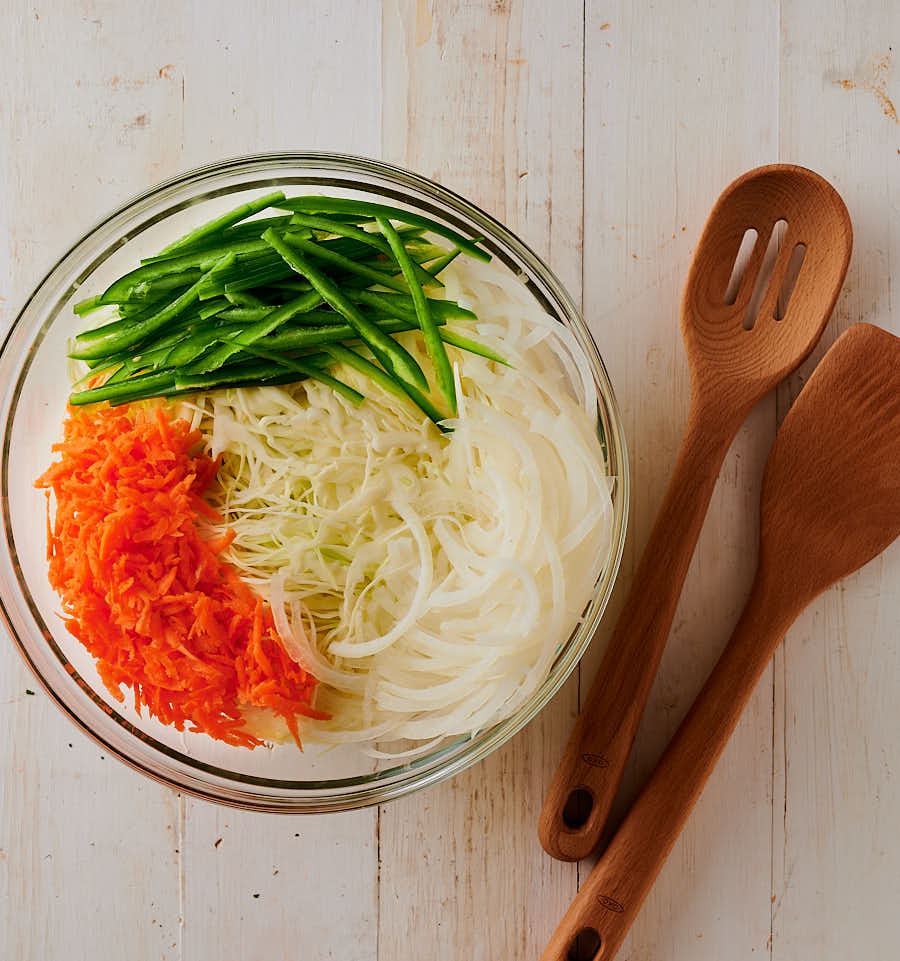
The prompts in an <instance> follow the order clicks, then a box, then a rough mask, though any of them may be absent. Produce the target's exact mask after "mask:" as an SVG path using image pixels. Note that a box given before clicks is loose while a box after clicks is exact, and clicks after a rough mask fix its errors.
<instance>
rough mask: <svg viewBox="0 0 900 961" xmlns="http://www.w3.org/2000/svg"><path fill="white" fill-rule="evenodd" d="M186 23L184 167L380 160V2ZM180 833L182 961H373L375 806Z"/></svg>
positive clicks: (229, 821) (231, 8) (227, 12)
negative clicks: (340, 155)
mask: <svg viewBox="0 0 900 961" xmlns="http://www.w3.org/2000/svg"><path fill="white" fill-rule="evenodd" d="M186 16H188V18H189V19H188V27H187V30H186V36H187V37H188V38H189V39H188V42H187V50H186V56H185V57H184V59H183V61H182V62H181V63H179V64H177V66H176V70H179V71H181V72H182V74H183V83H184V99H183V119H182V126H183V131H184V132H183V143H184V147H183V155H182V158H181V160H180V164H181V165H182V166H192V165H196V164H199V163H205V162H208V161H211V160H215V159H221V158H223V157H228V156H234V155H236V154H240V153H254V152H258V151H263V150H276V149H282V148H286V149H304V148H306V149H336V150H342V151H347V152H358V153H363V154H368V155H371V156H377V155H378V154H379V152H380V143H381V129H380V117H381V86H380V77H381V60H380V57H381V45H380V37H381V9H380V4H378V3H373V2H370V0H354V2H352V3H345V4H340V5H337V4H334V3H331V2H329V0H316V2H313V3H302V4H298V3H291V2H286V0H277V2H268V3H260V4H254V8H253V17H252V21H251V20H248V12H247V7H246V6H245V5H241V4H235V5H228V4H225V5H222V4H216V3H201V4H195V5H194V6H193V8H192V11H191V12H190V13H186ZM250 23H252V29H248V24H250ZM225 825H228V827H227V828H226V826H225ZM184 832H185V834H184V838H183V842H182V843H183V849H182V850H183V853H184V874H183V877H184V880H183V884H184V894H183V897H184V916H185V933H184V958H185V961H203V959H206V958H211V957H222V958H225V957H231V956H234V957H241V958H243V959H247V961H255V959H260V961H262V959H266V961H268V959H272V958H287V957H294V956H296V955H297V954H298V953H301V954H302V955H303V957H304V959H308V961H325V959H328V958H338V957H343V956H344V955H345V952H346V951H347V950H348V949H349V948H348V946H352V951H351V956H352V957H353V959H354V961H357V959H358V961H370V959H374V958H375V950H376V948H375V944H376V937H375V932H376V923H377V898H378V886H377V878H378V864H377V811H376V810H375V809H374V808H371V809H368V810H365V811H360V812H357V813H354V814H341V815H334V816H327V817H322V816H308V817H304V818H282V817H276V816H274V815H267V814H247V813H244V814H237V813H235V812H232V811H227V810H222V809H219V808H217V807H215V806H212V805H209V804H204V803H199V802H193V801H188V802H187V804H186V807H185V815H184ZM295 835H299V837H295ZM219 837H222V838H223V841H222V844H221V845H220V846H219V848H215V847H214V844H215V841H216V839H217V838H219ZM275 871H278V872H279V873H278V874H277V875H276V874H274V872H275ZM254 894H259V898H254V897H253V895H254Z"/></svg>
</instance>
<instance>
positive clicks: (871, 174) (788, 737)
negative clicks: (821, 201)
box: [771, 0, 900, 961]
mask: <svg viewBox="0 0 900 961" xmlns="http://www.w3.org/2000/svg"><path fill="white" fill-rule="evenodd" d="M809 9H810V7H809V5H808V4H806V3H803V2H798V0H792V2H790V3H787V4H784V5H783V12H782V26H781V43H782V49H783V50H785V51H788V50H789V51H790V57H786V58H785V60H784V64H783V67H782V83H781V89H780V98H779V101H780V116H781V122H780V126H781V154H782V156H783V157H784V158H785V159H788V160H793V159H796V158H798V157H803V158H804V160H805V162H807V163H809V164H811V165H813V166H817V167H818V168H819V169H822V170H825V171H827V172H828V176H829V177H830V178H831V179H832V181H833V182H834V183H835V185H836V186H837V187H838V189H839V190H840V191H841V193H842V195H843V196H844V199H845V200H846V201H847V204H848V206H849V208H850V212H851V215H852V217H853V223H854V229H855V242H854V254H853V261H852V262H851V264H850V270H849V273H848V275H847V283H846V285H845V287H844V292H843V295H842V297H841V299H840V300H839V301H838V304H837V308H836V310H835V314H834V318H833V320H832V323H831V325H830V328H829V330H828V331H826V334H825V337H824V338H823V340H822V344H821V346H820V348H819V350H818V351H817V352H816V353H815V354H814V355H813V358H812V359H811V360H810V362H809V363H808V364H807V365H805V367H804V368H802V369H801V371H800V372H799V373H798V374H797V376H795V377H794V378H792V379H791V380H790V381H789V382H788V383H787V384H785V385H784V386H783V387H782V388H781V390H780V391H779V396H778V417H779V418H783V417H784V416H785V415H786V413H787V411H788V409H789V407H790V404H791V402H792V401H793V399H794V398H795V397H796V396H797V394H798V393H799V391H800V389H801V388H802V386H803V384H804V383H805V382H806V381H807V379H808V377H809V375H810V372H811V370H812V368H813V366H814V364H815V362H816V361H818V359H819V357H820V356H821V353H822V351H824V350H825V349H827V347H828V346H829V345H830V344H831V343H832V342H833V341H834V339H835V338H836V337H837V335H838V334H839V333H840V332H841V331H842V330H844V329H846V328H847V327H848V326H849V325H850V324H852V323H856V322H859V321H869V322H871V323H875V324H878V325H880V326H882V327H885V328H886V329H888V330H890V331H892V332H893V333H895V334H900V312H898V304H897V276H898V265H900V227H898V217H897V215H898V212H900V153H898V151H900V125H898V123H897V122H896V120H895V119H894V116H893V115H892V112H891V110H890V107H891V106H893V105H895V104H900V62H898V59H897V57H898V53H900V9H898V7H897V4H895V3H886V4H881V3H867V4H864V5H862V6H857V7H855V8H850V7H848V6H846V5H845V4H843V3H840V2H837V0H826V2H825V3H823V4H821V5H818V7H817V12H816V17H817V27H816V29H815V30H810V29H809V24H810V21H809V16H808V15H809ZM891 48H893V49H891ZM886 110H887V112H885V111H886ZM898 596H900V545H898V544H894V546H893V547H892V548H890V549H889V550H888V551H887V552H885V554H883V555H882V556H881V557H879V558H878V559H877V560H875V561H873V562H872V563H871V564H869V565H868V566H866V567H865V568H864V569H863V570H862V571H860V572H859V573H857V574H854V575H853V576H852V577H850V578H848V579H847V580H846V581H845V582H843V583H842V584H840V585H838V586H837V587H835V588H833V589H832V590H830V591H829V592H828V593H827V594H825V595H824V596H823V597H822V598H820V599H819V600H818V601H817V602H816V603H814V604H813V605H812V606H811V607H810V608H809V610H808V611H806V612H805V613H804V614H802V615H801V616H800V618H799V619H798V621H797V623H796V624H795V625H794V627H793V628H792V629H791V631H790V633H789V634H788V638H787V641H786V643H785V645H784V647H783V649H780V650H779V651H777V652H776V662H775V663H776V671H777V672H778V673H779V675H780V677H779V683H777V684H776V686H775V698H776V701H775V710H776V713H775V731H774V734H775V737H774V746H775V756H774V759H773V761H774V772H775V779H774V787H775V790H774V797H773V819H772V824H773V834H774V844H773V861H772V878H773V886H772V898H773V904H772V932H773V941H772V948H771V952H772V958H773V959H774V961H789V959H791V961H792V959H794V958H797V957H799V956H801V955H805V956H809V957H822V958H829V959H830V958H832V957H835V958H837V957H840V956H844V957H847V956H851V955H853V956H856V957H860V958H863V957H865V958H873V959H878V961H882V959H885V961H887V959H889V958H893V957H894V956H895V955H896V953H897V943H898V939H900V921H898V918H897V914H896V910H895V908H896V905H897V904H898V903H900V845H898V843H897V841H896V839H897V838H898V837H900V821H898V814H897V812H898V811H900V780H898V777H897V772H898V771H900V741H898V738H897V736H896V732H897V729H898V723H897V721H896V719H895V715H896V711H897V696H898V692H900V647H898V645H897V638H898V637H900V600H898Z"/></svg>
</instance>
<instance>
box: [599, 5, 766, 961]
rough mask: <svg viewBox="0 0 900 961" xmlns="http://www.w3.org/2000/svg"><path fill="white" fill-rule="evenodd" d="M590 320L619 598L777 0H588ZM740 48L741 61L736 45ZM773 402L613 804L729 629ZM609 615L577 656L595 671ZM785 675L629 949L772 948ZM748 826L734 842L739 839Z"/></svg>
mask: <svg viewBox="0 0 900 961" xmlns="http://www.w3.org/2000/svg"><path fill="white" fill-rule="evenodd" d="M586 11H587V19H586V34H585V156H586V158H588V160H587V162H586V164H585V225H586V229H585V245H584V273H585V286H584V301H585V314H586V316H587V318H588V321H589V323H590V325H591V328H592V330H593V332H594V335H595V338H596V340H597V343H598V345H599V347H600V350H601V353H602V354H603V356H604V358H605V360H606V362H607V365H608V367H609V369H610V373H611V376H612V379H613V382H614V385H615V386H616V388H617V390H618V393H619V398H620V401H621V404H622V408H623V415H624V418H625V428H626V435H627V438H628V442H629V448H630V455H631V468H632V477H633V486H632V496H633V506H632V527H631V530H630V535H629V543H628V547H627V550H626V556H625V560H624V563H623V568H622V573H621V575H620V581H619V584H618V588H617V595H616V601H615V602H614V604H613V611H615V609H616V608H617V606H618V604H620V603H621V601H622V599H623V598H624V591H625V590H626V589H627V587H628V585H629V582H630V576H631V573H632V571H633V569H634V566H635V564H636V562H637V559H638V557H639V556H640V551H641V549H642V547H643V544H644V542H645V541H646V538H647V535H648V533H649V529H650V526H651V525H652V523H653V518H654V516H655V513H656V510H657V508H658V506H659V504H660V502H661V500H662V495H663V491H664V489H665V485H666V483H667V479H668V475H669V472H670V470H671V468H672V466H673V465H674V462H675V457H676V454H677V449H678V444H679V442H680V438H681V433H682V430H683V428H684V424H685V421H686V416H687V406H688V393H689V378H688V371H687V364H686V360H685V354H684V350H683V347H682V343H681V336H680V330H679V325H678V304H679V299H680V293H681V287H682V284H683V283H684V278H685V276H686V273H687V269H688V265H689V262H690V257H691V252H692V247H693V244H694V243H695V242H696V240H697V238H698V236H699V233H700V230H701V228H702V225H703V221H704V220H705V218H706V215H707V213H708V212H709V209H710V207H711V206H712V203H713V201H714V200H715V198H716V195H717V194H718V192H719V190H721V189H722V188H723V187H724V186H725V185H726V184H727V183H728V182H729V181H730V180H731V179H732V178H733V177H735V176H736V175H738V174H739V173H741V172H742V171H743V170H744V169H747V168H749V167H752V166H754V165H755V164H757V163H763V162H767V161H771V160H772V159H774V157H775V152H776V150H777V113H776V111H775V109H774V104H775V103H776V100H777V84H778V61H777V51H778V25H777V15H776V7H775V5H774V4H744V5H740V6H735V5H718V6H710V5H708V4H699V3H690V4H679V5H678V6H677V8H676V7H675V6H674V5H662V6H658V5H657V6H654V7H650V6H647V5H644V4H628V3H611V4H604V5H591V4H588V5H587V7H586ZM726 50H727V51H728V53H727V56H726V55H725V51H726ZM773 429H774V400H773V398H769V399H767V401H765V402H764V403H763V404H762V405H760V407H759V408H758V409H757V410H756V411H755V412H754V413H753V414H752V416H751V418H750V419H749V421H748V423H747V424H746V425H745V427H744V429H743V430H742V431H741V432H740V435H739V436H738V438H737V440H736V441H735V444H734V446H733V448H732V450H731V452H730V454H729V456H728V458H727V460H726V462H725V465H724V468H723V471H722V475H721V477H720V480H719V483H718V486H717V488H716V492H715V494H714V496H713V501H712V504H711V507H710V513H709V516H708V518H707V520H706V524H705V527H704V530H703V533H702V535H701V538H700V542H699V545H698V547H697V553H696V555H695V558H694V563H693V564H692V566H691V569H690V572H689V574H688V578H687V582H686V585H685V590H684V594H683V597H682V600H681V604H680V606H679V608H678V611H677V614H676V618H675V622H674V625H673V630H672V635H671V637H670V638H669V642H668V649H667V651H666V654H665V656H664V658H663V661H662V665H661V668H660V672H659V676H658V678H657V682H656V685H655V687H654V689H653V693H652V695H651V698H650V702H649V705H648V708H647V713H646V715H645V718H644V723H643V725H642V727H641V729H640V731H639V733H638V737H637V740H636V743H635V748H634V753H633V756H632V760H631V762H630V766H629V769H628V771H627V772H626V777H625V783H624V785H623V790H622V791H621V792H620V797H619V799H618V800H617V804H616V808H615V809H614V818H615V817H616V816H617V815H619V814H621V812H622V811H623V810H624V807H625V804H626V803H627V802H628V801H629V800H630V799H631V798H632V797H633V796H634V794H635V792H636V790H637V788H638V786H639V785H640V783H642V782H643V780H644V778H645V777H646V775H647V773H648V772H649V770H650V768H651V767H652V765H653V764H654V763H655V761H656V759H657V758H658V756H659V754H660V752H661V750H662V748H663V746H664V745H665V743H666V742H667V741H668V739H669V737H670V736H671V734H672V732H673V731H674V729H675V727H676V726H677V724H678V723H679V721H680V720H681V718H682V717H683V715H684V713H685V712H686V710H687V708H688V706H689V705H690V703H691V701H692V699H693V697H694V695H695V694H696V692H697V691H698V690H699V687H700V685H701V683H702V681H703V679H704V678H705V676H706V674H707V673H708V671H709V669H710V667H711V666H712V663H713V662H714V660H715V658H716V657H717V655H718V653H719V651H720V650H721V648H722V646H723V644H724V643H725V641H726V639H727V637H728V635H729V633H730V630H731V628H732V626H733V624H734V622H735V621H736V619H737V615H738V613H739V611H740V607H741V606H742V604H743V600H744V597H745V595H746V592H747V589H748V587H749V581H750V578H751V576H752V572H753V569H754V566H755V554H756V538H757V534H756V531H757V516H758V492H759V479H760V473H761V468H762V464H763V461H764V458H765V456H766V453H767V450H768V445H769V443H770V442H771V439H772V436H773ZM614 621H615V614H614V612H613V613H611V614H610V616H609V617H608V619H607V621H606V630H605V631H604V632H601V637H600V638H599V641H600V643H599V644H596V645H594V647H592V650H591V652H590V654H589V656H588V658H587V659H586V661H585V663H584V665H583V668H582V670H583V674H584V675H585V676H586V677H592V676H593V672H594V671H595V670H596V667H597V665H598V663H599V656H600V653H601V651H602V648H603V640H604V639H605V636H606V634H607V633H608V631H609V630H610V629H611V627H612V625H613V623H614ZM771 684H772V679H771V676H767V678H766V680H765V681H764V683H763V685H762V686H761V688H760V691H759V692H758V694H757V696H756V697H755V698H754V700H753V702H752V703H751V705H750V708H749V710H748V712H747V715H746V716H745V718H744V719H743V721H742V723H741V725H740V727H739V729H738V730H737V732H736V734H735V737H734V740H733V741H732V743H731V744H730V746H729V748H728V750H727V751H726V753H725V755H724V756H723V758H722V760H721V762H720V764H719V769H718V770H717V771H716V773H715V775H714V777H713V778H712V780H711V781H710V783H709V785H708V786H707V788H706V791H705V793H704V795H703V797H702V799H701V801H700V803H699V805H698V807H697V810H696V811H695V812H694V814H693V816H692V818H691V820H690V821H689V823H688V825H687V828H686V830H685V833H684V834H683V836H682V838H681V839H680V841H679V843H678V844H677V845H676V847H675V849H674V851H673V853H672V855H671V857H670V859H669V862H668V863H667V865H666V867H665V869H664V871H663V873H662V875H661V877H660V879H659V881H658V882H657V884H656V887H655V888H654V889H653V891H652V893H651V895H650V897H649V899H648V901H647V903H646V905H645V907H644V909H643V912H642V913H641V915H640V917H639V918H638V921H637V924H636V926H635V928H634V930H633V932H632V935H631V937H630V939H629V941H628V942H626V946H625V948H624V949H623V952H622V957H623V959H624V958H634V959H638V958H645V957H660V958H662V957H665V958H673V959H674V958H691V959H692V961H704V959H710V961H712V959H716V961H719V959H721V958H726V957H727V958H729V959H730V961H732V959H740V958H747V959H749V958H752V957H758V956H759V955H760V953H761V952H762V951H763V949H764V948H765V945H766V942H767V939H768V935H769V904H768V901H769V890H770V883H769V882H770V878H769V876H770V833H771V824H770V818H771V807H770V795H769V792H770V782H771V713H772V703H771V702H772V694H771ZM736 838H737V839H736Z"/></svg>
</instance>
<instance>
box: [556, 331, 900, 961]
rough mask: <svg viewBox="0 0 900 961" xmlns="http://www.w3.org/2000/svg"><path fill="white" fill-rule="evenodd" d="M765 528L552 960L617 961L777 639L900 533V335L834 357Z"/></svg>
mask: <svg viewBox="0 0 900 961" xmlns="http://www.w3.org/2000/svg"><path fill="white" fill-rule="evenodd" d="M761 528H762V530H761V541H760V552H759V566H758V569H757V573H756V579H755V581H754V583H753V587H752V589H751V591H750V597H749V599H748V601H747V605H746V607H745V608H744V612H743V614H742V615H741V618H740V621H739V622H738V625H737V627H736V628H735V631H734V634H733V635H732V636H731V640H730V641H729V642H728V645H727V647H726V648H725V651H724V653H723V654H722V656H721V657H720V658H719V661H718V663H717V664H716V666H715V668H714V669H713V671H712V674H711V675H710V677H709V679H708V680H707V682H706V684H705V686H704V687H703V690H702V691H701V692H700V695H699V696H698V698H697V700H696V701H695V702H694V705H693V707H692V708H691V710H690V711H689V712H688V715H687V717H686V718H685V720H684V722H683V723H682V725H681V727H680V728H679V729H678V732H677V733H676V735H675V737H674V738H673V739H672V742H671V743H670V745H669V747H668V749H667V750H666V752H665V754H664V755H663V758H662V760H661V761H660V763H659V766H658V767H657V768H656V771H655V772H654V773H653V775H652V777H651V778H650V780H649V782H648V783H647V785H646V787H645V788H644V790H643V791H642V792H641V794H640V796H639V797H638V799H637V801H636V802H635V804H634V806H633V807H632V808H631V810H630V811H629V812H628V814H627V815H626V817H625V820H624V821H623V822H622V825H621V827H620V828H619V830H618V831H617V833H616V834H615V835H614V837H613V839H612V842H611V843H610V845H609V847H608V848H607V850H606V851H605V852H604V854H603V856H602V857H601V859H600V861H599V862H598V863H597V865H596V867H595V868H594V870H593V871H592V872H591V874H590V875H589V876H588V878H587V881H586V882H585V884H584V886H583V887H582V888H581V890H580V891H579V892H578V895H577V896H576V898H575V900H574V901H573V902H572V906H571V907H570V908H569V911H568V913H567V914H566V916H565V917H564V918H563V921H562V923H561V924H560V925H559V927H558V928H557V929H556V932H555V934H554V935H553V938H552V939H551V941H550V944H549V945H548V947H547V950H546V951H545V952H544V954H543V956H542V961H593V959H595V958H596V959H602V961H610V959H611V958H612V957H613V955H614V954H615V953H616V950H617V949H618V947H619V945H620V944H621V943H622V941H623V940H624V938H625V935H626V934H627V933H628V929H629V928H630V927H631V923H632V921H633V920H634V917H635V915H636V914H637V912H638V909H639V908H640V906H641V903H642V902H643V900H644V898H645V896H646V895H647V892H648V891H649V890H650V886H651V885H652V884H653V881H654V880H655V879H656V875H657V874H658V873H659V870H660V868H661V867H662V865H663V862H664V861H665V859H666V857H667V856H668V853H669V851H670V850H671V848H672V845H673V844H674V843H675V839H676V838H677V837H678V835H679V833H680V832H681V828H682V826H683V825H684V822H685V820H686V819H687V816H688V814H689V813H690V811H691V808H692V807H693V805H694V802H695V801H696V800H697V798H698V796H699V795H700V791H701V790H702V789H703V785H704V784H705V783H706V779H707V778H708V777H709V775H710V773H711V771H712V769H713V767H714V766H715V763H716V761H717V760H718V758H719V755H720V754H721V753H722V749H723V748H724V747H725V744H726V743H727V741H728V739H729V737H730V736H731V732H732V731H733V730H734V727H735V725H736V724H737V721H738V718H739V717H740V715H741V711H742V710H743V708H744V706H745V705H746V703H747V701H748V700H749V699H750V695H751V694H752V692H753V688H754V687H755V686H756V683H757V681H758V680H759V678H760V675H761V674H762V673H763V671H764V670H765V667H766V665H767V664H768V662H769V659H770V658H771V657H772V654H773V653H774V651H775V648H776V647H777V645H778V642H779V640H780V639H781V638H782V637H783V636H784V634H785V632H786V631H787V629H788V627H789V626H790V625H791V624H792V623H793V622H794V620H795V619H796V617H797V615H798V614H799V613H800V612H801V611H802V610H803V608H804V607H806V606H807V605H808V604H809V603H810V601H812V599H813V598H814V597H816V596H817V595H818V594H820V593H821V592H822V591H824V590H825V589H826V588H827V587H829V586H831V585H832V584H834V583H835V581H837V580H839V579H840V578H842V577H846V576H847V575H848V574H850V573H852V572H853V571H855V570H857V569H858V568H860V567H862V565H863V564H865V563H867V562H868V561H870V560H871V559H872V558H873V557H875V556H876V555H877V554H879V553H881V551H883V550H884V549H885V548H886V547H887V546H888V545H889V544H890V543H891V542H892V541H893V540H894V539H895V538H896V537H898V536H900V338H897V337H894V336H893V335H892V334H888V333H887V332H885V331H883V330H880V329H879V328H877V327H871V326H869V325H868V324H857V325H855V326H854V327H851V328H850V329H849V330H848V331H847V332H846V333H844V334H843V335H842V336H841V337H839V338H838V340H837V341H836V342H835V344H834V346H833V347H832V348H831V350H829V351H828V353H827V354H826V355H825V357H824V359H823V360H822V362H821V363H820V364H819V366H818V368H817V369H816V371H815V373H814V374H813V375H812V377H811V378H810V380H809V382H808V383H807V385H806V387H805V388H804V389H803V390H802V392H801V393H800V396H799V397H798V398H797V401H796V402H795V404H794V406H793V408H792V409H791V411H790V413H789V414H788V415H787V417H786V418H785V420H784V423H783V424H782V426H781V429H780V430H779V432H778V436H777V437H776V439H775V444H774V445H773V447H772V452H771V454H770V455H769V460H768V463H767V465H766V472H765V476H764V477H763V488H762V503H761Z"/></svg>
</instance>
